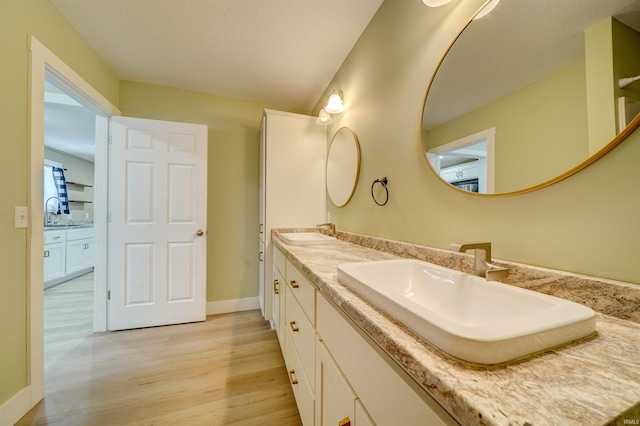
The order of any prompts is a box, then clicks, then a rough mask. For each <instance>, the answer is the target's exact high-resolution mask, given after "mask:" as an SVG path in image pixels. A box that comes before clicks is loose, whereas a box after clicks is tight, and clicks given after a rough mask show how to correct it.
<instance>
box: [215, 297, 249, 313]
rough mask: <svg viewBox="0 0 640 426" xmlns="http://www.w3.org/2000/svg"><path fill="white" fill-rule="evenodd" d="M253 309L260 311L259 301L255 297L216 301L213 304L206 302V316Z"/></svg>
mask: <svg viewBox="0 0 640 426" xmlns="http://www.w3.org/2000/svg"><path fill="white" fill-rule="evenodd" d="M253 309H260V299H259V298H258V297H257V296H256V297H246V298H243V299H229V300H216V301H214V302H207V315H216V314H226V313H229V312H241V311H251V310H253Z"/></svg>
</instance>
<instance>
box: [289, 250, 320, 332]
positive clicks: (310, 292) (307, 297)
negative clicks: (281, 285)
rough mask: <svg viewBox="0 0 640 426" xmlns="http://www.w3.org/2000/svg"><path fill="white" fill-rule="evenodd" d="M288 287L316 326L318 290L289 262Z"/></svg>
mask: <svg viewBox="0 0 640 426" xmlns="http://www.w3.org/2000/svg"><path fill="white" fill-rule="evenodd" d="M287 287H289V288H290V289H291V291H292V293H293V295H294V296H295V297H296V299H298V302H299V303H300V306H301V307H302V310H303V311H304V313H305V314H307V317H308V318H309V321H310V322H311V325H313V326H315V324H316V288H315V286H314V285H313V284H311V281H309V280H308V279H307V277H305V276H304V275H303V274H302V272H300V270H298V268H296V267H295V266H294V265H293V264H292V263H291V262H289V261H288V260H287Z"/></svg>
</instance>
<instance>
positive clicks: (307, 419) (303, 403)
mask: <svg viewBox="0 0 640 426" xmlns="http://www.w3.org/2000/svg"><path fill="white" fill-rule="evenodd" d="M284 334H285V335H286V336H287V337H286V344H285V351H284V352H285V357H284V360H285V364H286V365H287V373H288V374H289V381H290V382H291V388H292V389H293V395H294V396H295V398H296V404H297V405H298V411H299V412H300V418H301V419H302V424H303V425H304V426H312V425H313V422H314V416H315V411H314V410H315V408H314V405H315V400H314V399H313V393H312V392H311V388H310V387H309V383H308V382H307V377H306V376H305V374H304V372H303V371H302V370H303V369H302V364H301V363H300V359H299V358H298V354H297V353H296V351H295V349H294V344H293V341H292V340H291V334H289V333H284Z"/></svg>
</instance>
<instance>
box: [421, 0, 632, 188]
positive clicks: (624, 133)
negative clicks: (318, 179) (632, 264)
mask: <svg viewBox="0 0 640 426" xmlns="http://www.w3.org/2000/svg"><path fill="white" fill-rule="evenodd" d="M488 3H490V0H488V1H487V2H486V3H485V4H484V5H483V6H482V7H481V8H480V9H479V10H478V11H477V12H476V13H475V14H474V15H473V16H472V17H471V18H470V19H469V20H468V22H467V23H466V24H465V25H464V27H463V28H462V29H461V30H460V32H459V33H458V35H457V36H456V37H455V39H454V40H453V41H452V42H451V44H450V45H449V47H448V48H447V50H446V52H445V53H444V55H443V56H442V58H441V59H440V61H439V62H438V65H437V67H436V69H435V71H434V73H433V75H432V77H431V80H430V82H429V85H428V87H427V92H426V94H425V97H424V102H423V107H422V111H421V112H422V114H421V116H420V117H421V120H420V122H421V129H420V134H421V137H420V138H419V139H420V140H419V149H420V152H421V155H422V156H423V158H424V160H425V162H426V163H427V164H428V167H429V168H430V169H431V171H432V172H433V173H434V174H435V175H436V176H437V177H438V179H439V180H440V181H441V182H442V183H444V184H446V185H447V186H448V187H450V188H452V189H453V190H455V191H458V192H461V193H465V194H470V195H472V196H480V197H504V196H512V195H519V194H525V193H528V192H532V191H536V190H538V189H541V188H545V187H547V186H549V185H552V184H554V183H556V182H559V181H561V180H563V179H566V178H568V177H569V176H571V175H573V174H575V173H577V172H579V171H581V170H583V169H585V168H586V167H588V166H589V165H591V164H593V163H594V162H596V161H597V160H599V159H600V158H602V157H603V156H604V155H606V154H607V153H608V152H609V151H611V150H612V149H613V148H615V147H616V146H618V145H619V144H620V143H621V142H623V141H624V140H625V139H626V138H627V137H628V136H629V135H630V134H631V133H633V132H634V131H635V130H636V129H637V128H638V127H640V114H638V115H637V116H636V117H635V118H634V119H633V120H632V121H631V122H630V123H629V124H628V125H627V126H626V127H625V128H624V129H622V130H621V131H620V132H619V133H618V134H617V135H616V136H615V137H614V138H613V139H612V140H611V141H610V142H609V143H607V144H606V145H604V146H603V147H602V148H601V149H600V150H598V151H597V152H595V153H594V154H592V155H590V156H589V157H588V158H587V159H586V160H584V161H582V162H581V163H579V164H578V165H576V166H575V167H573V168H571V169H569V170H568V171H566V172H564V173H561V174H560V175H558V176H556V177H554V178H551V179H548V180H546V181H544V182H542V183H539V184H537V185H533V186H530V187H527V188H523V189H519V190H516V191H510V192H501V193H490V194H485V193H477V192H470V191H467V190H464V189H461V188H458V187H456V186H454V185H452V184H450V183H449V182H447V181H445V180H444V179H443V178H441V177H440V176H439V175H438V172H437V171H436V169H435V168H434V166H433V165H432V163H431V161H430V160H429V158H428V157H427V152H426V150H425V148H424V146H425V144H424V135H423V132H422V118H423V117H424V116H425V109H426V105H427V98H428V96H429V92H430V91H431V89H432V86H433V83H434V80H435V78H436V75H437V74H438V71H439V70H440V68H441V66H442V64H443V62H444V60H445V57H446V56H447V54H448V53H449V52H450V51H451V49H452V48H453V46H454V44H455V43H456V41H457V40H458V39H459V38H460V36H461V35H462V33H463V32H464V31H465V30H466V29H467V27H468V26H469V25H470V24H471V23H472V22H473V21H474V18H475V17H476V16H477V15H478V14H479V13H480V12H481V11H482V9H483V8H484V6H486V5H487V4H488Z"/></svg>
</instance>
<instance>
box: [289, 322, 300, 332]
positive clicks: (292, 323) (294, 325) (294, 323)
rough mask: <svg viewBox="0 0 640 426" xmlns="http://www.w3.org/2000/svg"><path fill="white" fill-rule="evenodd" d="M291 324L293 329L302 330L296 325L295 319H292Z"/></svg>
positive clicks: (294, 330)
mask: <svg viewBox="0 0 640 426" xmlns="http://www.w3.org/2000/svg"><path fill="white" fill-rule="evenodd" d="M289 326H290V327H291V331H293V332H296V331H300V329H299V328H298V326H297V325H296V322H295V321H291V322H290V323H289Z"/></svg>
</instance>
